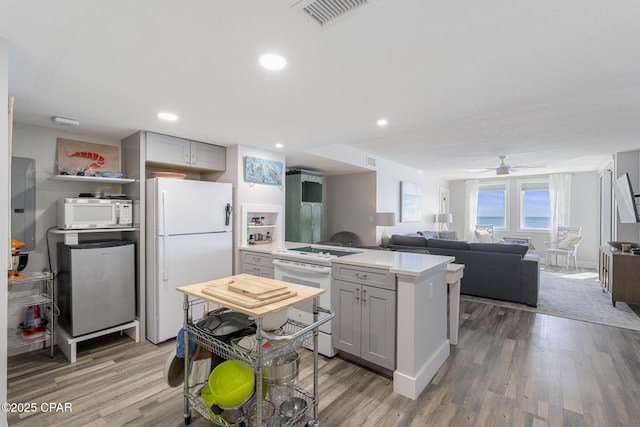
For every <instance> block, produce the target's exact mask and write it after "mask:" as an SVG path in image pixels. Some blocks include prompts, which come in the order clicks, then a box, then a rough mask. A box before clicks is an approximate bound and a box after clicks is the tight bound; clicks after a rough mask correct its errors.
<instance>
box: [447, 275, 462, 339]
mask: <svg viewBox="0 0 640 427" xmlns="http://www.w3.org/2000/svg"><path fill="white" fill-rule="evenodd" d="M463 270H464V264H447V285H449V341H450V342H451V344H453V345H456V344H458V321H459V318H460V279H462V276H463Z"/></svg>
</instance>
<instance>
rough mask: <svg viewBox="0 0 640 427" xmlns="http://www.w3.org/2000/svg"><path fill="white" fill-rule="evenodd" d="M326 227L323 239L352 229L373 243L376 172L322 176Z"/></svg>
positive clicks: (374, 235)
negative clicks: (323, 178) (323, 177)
mask: <svg viewBox="0 0 640 427" xmlns="http://www.w3.org/2000/svg"><path fill="white" fill-rule="evenodd" d="M325 182H326V187H325V196H326V198H325V201H326V203H325V212H326V227H325V233H324V234H325V237H324V240H327V241H328V240H329V239H330V238H331V236H332V235H333V234H334V233H337V232H339V231H351V232H353V233H355V234H357V235H358V236H359V237H360V239H361V240H362V243H363V244H364V245H366V246H373V245H375V244H376V227H375V224H373V223H371V222H370V218H371V216H374V217H375V214H376V172H373V171H370V172H360V173H352V174H348V175H331V176H328V177H325Z"/></svg>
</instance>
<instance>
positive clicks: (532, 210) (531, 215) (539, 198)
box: [518, 180, 551, 230]
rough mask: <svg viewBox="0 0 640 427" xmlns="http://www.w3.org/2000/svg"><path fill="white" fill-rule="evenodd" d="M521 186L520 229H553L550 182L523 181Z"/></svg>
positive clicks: (520, 183)
mask: <svg viewBox="0 0 640 427" xmlns="http://www.w3.org/2000/svg"><path fill="white" fill-rule="evenodd" d="M518 184H519V186H520V228H521V229H527V230H532V229H533V230H548V229H550V228H551V199H550V198H549V182H548V181H546V180H545V181H522V182H519V183H518Z"/></svg>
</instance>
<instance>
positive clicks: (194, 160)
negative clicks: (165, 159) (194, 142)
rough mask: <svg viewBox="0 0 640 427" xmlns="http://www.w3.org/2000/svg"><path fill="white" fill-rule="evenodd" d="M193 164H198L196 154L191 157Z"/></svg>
mask: <svg viewBox="0 0 640 427" xmlns="http://www.w3.org/2000/svg"><path fill="white" fill-rule="evenodd" d="M191 164H192V165H195V164H196V155H195V154H194V155H192V156H191Z"/></svg>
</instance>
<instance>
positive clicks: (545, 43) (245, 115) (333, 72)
mask: <svg viewBox="0 0 640 427" xmlns="http://www.w3.org/2000/svg"><path fill="white" fill-rule="evenodd" d="M293 3H294V2H293V1H285V0H253V1H249V0H247V1H234V2H229V1H227V2H215V1H199V0H198V1H189V2H175V1H166V0H160V1H158V0H154V1H151V0H136V1H123V0H115V1H109V2H87V1H80V0H75V1H71V0H57V1H55V2H52V1H45V0H39V1H36V0H34V1H18V0H9V1H3V2H0V36H3V37H6V38H7V39H8V40H9V93H10V94H11V95H13V96H14V97H15V118H16V121H18V122H22V123H32V124H37V125H42V126H54V125H53V124H52V123H51V121H50V117H51V116H53V115H61V116H66V117H73V118H76V119H78V120H80V122H81V126H80V127H79V128H78V131H80V132H82V133H90V134H92V133H93V134H97V135H104V136H108V137H113V138H117V139H120V138H122V137H125V136H127V135H129V134H131V133H133V132H134V131H136V130H139V129H143V130H152V131H156V132H161V133H167V134H171V135H176V136H182V137H186V138H192V139H196V140H202V141H207V142H213V143H218V144H221V145H232V144H244V145H249V146H255V147H260V148H264V149H268V150H276V148H274V144H275V143H276V142H281V143H283V144H284V148H283V150H285V151H286V153H287V159H288V164H291V165H293V164H297V165H305V166H308V167H314V166H315V167H326V168H327V169H328V170H335V171H338V172H339V171H346V170H349V169H350V168H349V167H344V165H338V164H335V163H333V164H331V163H323V162H322V161H320V160H319V159H317V158H313V157H310V156H309V155H308V154H305V152H306V151H308V150H313V149H314V148H318V147H322V146H326V145H333V144H344V145H347V146H350V147H352V148H356V149H359V150H363V151H365V152H367V153H370V154H372V155H375V156H380V157H384V158H386V159H389V160H392V161H394V162H398V163H400V164H405V165H408V166H410V167H413V168H416V169H420V170H425V171H430V172H433V173H435V174H438V175H440V176H442V177H444V178H448V179H461V178H464V177H470V176H474V177H490V176H491V173H485V174H477V173H471V172H465V169H477V168H487V167H497V166H498V164H499V160H498V156H499V155H507V163H510V164H524V165H527V164H529V165H546V167H545V168H542V169H531V170H528V171H526V173H527V174H529V173H551V172H557V171H585V170H596V168H597V167H598V166H601V165H602V164H603V163H604V162H605V161H606V159H608V158H609V157H610V155H611V154H612V153H614V152H617V151H628V150H637V149H640V120H639V118H640V25H638V22H640V1H638V0H608V1H603V0H598V1H595V0H563V1H560V2H558V1H548V0H542V1H536V2H509V1H504V0H486V1H484V2H474V1H457V2H445V1H425V0H375V1H372V2H371V4H370V5H368V6H363V7H360V8H358V9H357V10H356V11H355V12H353V13H351V14H350V15H347V16H345V17H343V18H342V19H339V20H338V21H337V22H335V23H333V24H331V25H328V26H326V27H325V28H324V29H321V28H320V27H319V26H317V25H316V24H315V23H313V22H312V21H311V20H310V19H307V18H306V17H305V16H303V15H302V14H300V13H299V12H298V11H296V10H295V9H294V8H292V7H291V6H292V4H293ZM264 52H277V53H280V54H282V55H284V56H285V57H286V58H287V60H288V64H287V67H286V68H285V70H283V71H282V72H279V73H273V72H267V71H265V70H263V69H260V68H259V67H258V65H257V57H258V56H259V55H260V54H262V53H264ZM162 110H170V111H173V112H175V113H176V114H178V115H179V116H180V120H179V121H178V122H176V123H164V122H160V121H159V120H158V119H157V118H156V114H157V113H158V112H159V111H162ZM380 117H386V118H387V119H388V120H389V125H388V126H387V127H385V128H378V127H376V125H375V122H376V120H377V119H378V118H380ZM305 163H306V164H305ZM310 163H311V164H310Z"/></svg>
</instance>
